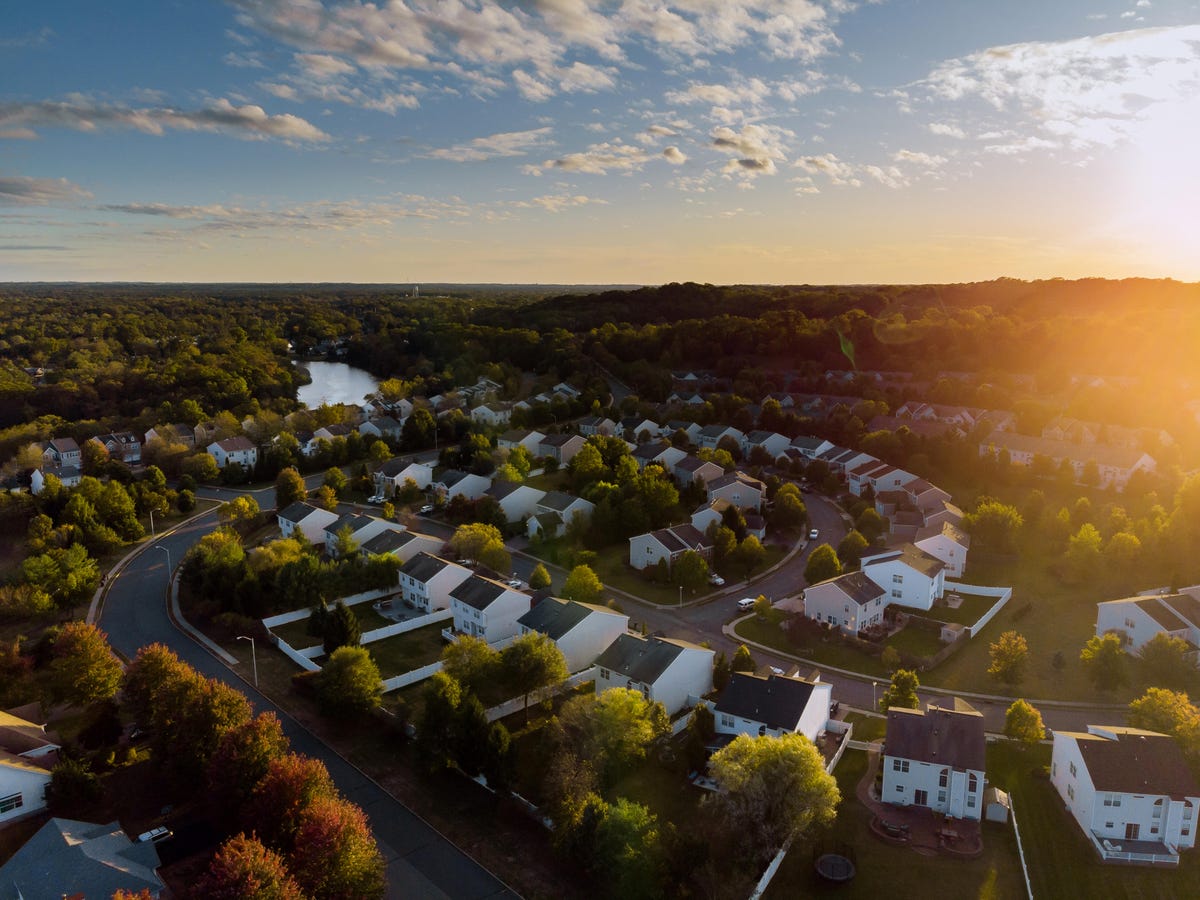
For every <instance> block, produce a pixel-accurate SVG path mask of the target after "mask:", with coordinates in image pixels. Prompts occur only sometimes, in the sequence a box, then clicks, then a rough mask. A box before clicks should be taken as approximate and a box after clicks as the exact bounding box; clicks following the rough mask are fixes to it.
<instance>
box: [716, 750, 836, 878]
mask: <svg viewBox="0 0 1200 900" xmlns="http://www.w3.org/2000/svg"><path fill="white" fill-rule="evenodd" d="M708 771H709V774H710V776H711V777H712V779H713V781H715V782H716V783H717V786H718V788H719V790H718V791H717V792H715V793H712V794H709V795H708V796H706V797H705V798H704V800H703V801H702V803H703V805H704V806H705V807H707V808H708V809H709V810H711V811H712V812H713V813H715V814H716V818H717V820H718V821H719V822H720V823H721V824H722V825H723V826H724V831H725V833H726V834H727V835H728V836H729V838H730V839H731V840H732V841H734V842H735V843H736V844H737V845H738V846H739V848H741V849H742V850H743V851H744V852H747V853H749V854H750V855H751V856H752V857H755V858H764V857H766V856H770V855H771V854H773V853H775V851H776V850H777V849H778V848H779V847H781V846H782V845H783V844H784V843H785V842H786V841H788V840H790V839H792V838H794V837H797V836H799V835H803V834H804V833H805V832H806V831H808V830H809V829H810V828H814V827H822V826H825V825H828V824H829V823H831V822H832V821H833V818H834V816H835V815H836V811H837V805H838V802H839V801H840V800H841V794H840V793H839V792H838V786H837V781H836V780H835V779H834V777H833V776H832V775H830V774H828V773H827V772H826V771H825V761H824V759H823V758H822V757H821V754H820V752H819V751H818V750H817V748H816V747H815V746H813V743H812V741H810V740H809V739H808V738H806V737H805V736H804V735H802V734H785V735H783V736H782V737H770V736H763V737H750V736H749V735H745V734H739V735H738V736H737V737H736V738H734V740H733V742H732V743H730V744H728V745H727V746H725V747H723V748H722V749H720V750H718V751H717V752H716V753H714V754H713V756H712V759H711V760H710V761H709V764H708Z"/></svg>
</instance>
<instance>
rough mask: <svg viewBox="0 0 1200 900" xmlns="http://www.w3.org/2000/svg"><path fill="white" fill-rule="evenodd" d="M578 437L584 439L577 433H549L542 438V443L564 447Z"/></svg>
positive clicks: (546, 445)
mask: <svg viewBox="0 0 1200 900" xmlns="http://www.w3.org/2000/svg"><path fill="white" fill-rule="evenodd" d="M576 438H579V440H583V438H580V437H579V435H577V434H548V435H546V436H545V437H544V438H542V440H541V442H540V444H541V446H543V447H562V446H565V445H566V444H567V443H569V442H570V441H573V440H575V439H576Z"/></svg>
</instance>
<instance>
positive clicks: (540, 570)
mask: <svg viewBox="0 0 1200 900" xmlns="http://www.w3.org/2000/svg"><path fill="white" fill-rule="evenodd" d="M529 587H530V588H532V589H533V590H535V591H540V590H542V589H543V588H548V587H550V573H549V572H548V571H546V567H545V566H544V565H542V564H541V563H538V564H537V565H536V566H534V567H533V571H532V572H530V573H529Z"/></svg>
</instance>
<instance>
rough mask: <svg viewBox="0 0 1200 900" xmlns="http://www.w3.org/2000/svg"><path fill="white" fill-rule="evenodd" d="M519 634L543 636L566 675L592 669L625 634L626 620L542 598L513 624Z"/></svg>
mask: <svg viewBox="0 0 1200 900" xmlns="http://www.w3.org/2000/svg"><path fill="white" fill-rule="evenodd" d="M517 625H518V626H519V627H520V633H521V634H529V633H530V632H532V631H537V632H540V633H541V634H544V635H546V637H548V638H550V640H552V641H554V644H555V646H556V647H558V649H559V650H560V651H562V655H563V658H564V659H566V661H567V671H568V672H580V671H582V670H584V669H586V668H587V667H588V666H590V665H592V664H593V663H594V662H595V661H596V657H598V656H599V655H600V654H601V653H603V652H604V651H605V650H606V649H607V648H608V646H609V645H610V644H611V643H612V642H613V641H615V640H616V639H617V638H619V637H620V636H621V635H623V634H624V633H625V632H626V631H628V630H629V616H627V615H624V614H623V613H619V612H617V611H616V610H612V609H608V608H607V607H604V606H594V605H592V604H591V603H578V602H576V601H574V600H560V599H558V598H557V597H546V598H545V599H544V600H542V601H541V602H540V603H538V605H537V606H535V607H534V608H533V609H531V610H529V612H527V613H525V615H523V616H521V618H519V619H518V620H517Z"/></svg>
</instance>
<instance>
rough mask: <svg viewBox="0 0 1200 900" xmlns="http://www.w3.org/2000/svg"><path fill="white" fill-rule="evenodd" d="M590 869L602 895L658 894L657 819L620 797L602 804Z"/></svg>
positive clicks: (631, 899) (633, 897) (631, 898)
mask: <svg viewBox="0 0 1200 900" xmlns="http://www.w3.org/2000/svg"><path fill="white" fill-rule="evenodd" d="M593 847H594V849H593V854H592V870H593V871H594V872H595V873H596V875H597V876H598V877H599V878H600V879H601V883H602V886H603V889H604V893H605V895H606V896H609V897H613V898H621V900H637V898H651V897H659V896H661V895H662V875H663V848H662V843H661V840H660V837H659V828H658V819H657V818H656V817H655V816H654V814H653V813H652V812H650V809H649V808H648V807H646V806H643V805H642V804H641V803H635V802H634V801H632V800H626V799H625V798H624V797H620V798H618V799H617V801H616V802H615V803H612V804H605V805H604V812H603V815H602V816H601V817H600V820H599V822H597V823H596V827H595V841H594V845H593Z"/></svg>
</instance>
